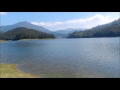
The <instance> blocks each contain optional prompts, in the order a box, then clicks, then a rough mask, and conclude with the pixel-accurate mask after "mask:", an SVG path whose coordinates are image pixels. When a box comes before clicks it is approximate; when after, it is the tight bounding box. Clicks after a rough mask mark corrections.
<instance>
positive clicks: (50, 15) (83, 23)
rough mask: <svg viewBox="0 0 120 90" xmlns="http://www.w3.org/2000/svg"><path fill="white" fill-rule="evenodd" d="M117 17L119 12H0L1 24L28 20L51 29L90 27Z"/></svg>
mask: <svg viewBox="0 0 120 90" xmlns="http://www.w3.org/2000/svg"><path fill="white" fill-rule="evenodd" d="M118 18H120V12H0V19H1V25H12V24H15V23H17V22H21V21H28V22H30V23H32V24H35V25H39V26H43V27H45V28H47V29H49V30H51V31H55V30H61V29H66V28H91V27H94V26H97V25H101V24H105V23H109V22H112V21H113V20H116V19H118Z"/></svg>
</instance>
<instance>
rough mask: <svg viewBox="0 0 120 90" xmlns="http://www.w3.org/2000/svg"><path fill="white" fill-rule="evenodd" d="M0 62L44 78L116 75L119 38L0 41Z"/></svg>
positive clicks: (119, 62) (119, 71) (119, 68)
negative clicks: (11, 64)
mask: <svg viewBox="0 0 120 90" xmlns="http://www.w3.org/2000/svg"><path fill="white" fill-rule="evenodd" d="M0 63H14V64H18V66H17V68H18V69H20V70H22V71H25V72H28V73H31V74H33V75H38V76H40V77H44V78H120V37H117V38H78V39H48V40H47V39H46V40H45V39H44V40H19V41H7V42H2V43H0Z"/></svg>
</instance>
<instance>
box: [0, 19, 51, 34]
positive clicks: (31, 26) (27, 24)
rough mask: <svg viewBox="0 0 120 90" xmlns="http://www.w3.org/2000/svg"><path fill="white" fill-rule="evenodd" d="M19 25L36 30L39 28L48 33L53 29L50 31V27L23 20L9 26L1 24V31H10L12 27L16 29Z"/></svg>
mask: <svg viewBox="0 0 120 90" xmlns="http://www.w3.org/2000/svg"><path fill="white" fill-rule="evenodd" d="M18 27H26V28H28V29H35V30H39V31H41V32H46V33H50V32H51V31H49V30H48V29H46V28H44V27H42V26H37V25H33V24H31V23H29V22H27V21H23V22H18V23H16V24H13V25H7V26H0V28H1V31H3V32H6V31H9V30H11V29H15V28H18Z"/></svg>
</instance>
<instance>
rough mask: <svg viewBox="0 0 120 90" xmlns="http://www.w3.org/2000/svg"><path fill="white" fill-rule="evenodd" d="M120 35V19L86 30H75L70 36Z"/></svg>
mask: <svg viewBox="0 0 120 90" xmlns="http://www.w3.org/2000/svg"><path fill="white" fill-rule="evenodd" d="M118 36H120V19H118V20H116V21H114V22H111V23H108V24H105V25H99V26H96V27H93V28H91V29H89V30H85V31H75V32H73V33H71V34H70V35H69V36H68V38H90V37H118Z"/></svg>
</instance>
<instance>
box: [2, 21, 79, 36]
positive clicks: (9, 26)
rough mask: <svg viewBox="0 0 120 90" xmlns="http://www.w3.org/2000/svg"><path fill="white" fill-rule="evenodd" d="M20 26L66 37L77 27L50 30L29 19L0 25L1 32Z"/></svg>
mask: <svg viewBox="0 0 120 90" xmlns="http://www.w3.org/2000/svg"><path fill="white" fill-rule="evenodd" d="M18 27H25V28H28V29H35V30H39V31H41V32H45V33H50V34H54V35H55V36H56V37H66V36H67V34H69V33H72V32H74V31H76V30H77V29H73V28H68V29H65V30H56V31H50V30H48V29H46V28H44V27H42V26H37V25H34V24H31V23H29V22H27V21H23V22H18V23H16V24H13V25H6V26H0V31H1V32H7V31H9V30H12V29H15V28H18Z"/></svg>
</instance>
